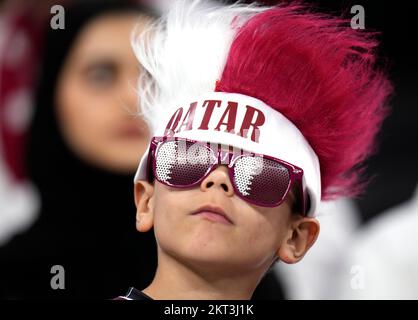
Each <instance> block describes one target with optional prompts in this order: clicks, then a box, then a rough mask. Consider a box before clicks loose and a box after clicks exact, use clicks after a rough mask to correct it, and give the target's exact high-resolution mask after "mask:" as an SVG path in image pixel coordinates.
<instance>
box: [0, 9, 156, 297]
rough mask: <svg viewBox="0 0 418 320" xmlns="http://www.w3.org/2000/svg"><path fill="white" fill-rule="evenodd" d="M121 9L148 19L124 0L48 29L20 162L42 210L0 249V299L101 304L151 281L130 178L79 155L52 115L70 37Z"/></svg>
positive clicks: (71, 12) (152, 260) (151, 253)
mask: <svg viewBox="0 0 418 320" xmlns="http://www.w3.org/2000/svg"><path fill="white" fill-rule="evenodd" d="M124 12H130V13H132V12H133V13H135V12H137V13H138V17H139V19H140V14H141V13H142V14H147V15H153V14H152V13H151V12H149V11H148V10H146V9H144V8H140V7H139V6H138V5H133V4H129V3H127V2H126V1H125V2H124V1H80V2H79V3H76V4H73V5H72V6H71V7H68V8H65V29H64V30H61V29H58V30H53V29H51V28H48V30H47V34H46V39H45V44H46V45H45V52H44V58H43V61H42V64H41V66H42V68H43V69H42V71H41V74H40V80H39V85H38V89H37V94H36V108H35V114H34V118H33V122H32V126H31V129H30V132H29V141H28V145H27V157H26V159H27V162H26V163H27V174H28V177H29V179H30V181H32V182H33V184H34V185H35V187H36V188H37V189H38V190H39V195H40V199H41V209H40V214H39V218H38V220H37V222H36V223H35V224H34V225H33V227H32V228H31V229H30V230H29V231H28V232H26V233H24V234H22V235H19V236H17V237H15V238H14V239H13V240H12V241H11V242H10V243H9V244H8V245H7V246H6V247H5V248H2V249H1V251H0V262H1V265H0V279H1V281H0V282H1V284H0V297H1V296H2V297H6V298H51V299H54V298H57V299H59V298H93V299H94V298H97V299H106V298H112V297H115V296H118V295H120V293H121V291H122V292H124V291H125V290H126V288H128V287H129V286H135V287H137V288H143V287H145V286H147V285H148V284H149V283H150V282H151V280H152V277H153V275H154V272H155V269H156V260H157V252H156V244H155V239H154V235H153V233H152V232H148V233H139V232H137V231H136V229H135V205H134V201H133V174H132V175H120V174H114V173H111V172H106V171H104V170H102V169H99V168H96V167H93V166H92V165H90V164H87V163H86V162H84V161H83V160H81V159H80V158H78V156H77V155H76V154H74V153H73V152H72V150H70V149H69V148H68V146H67V144H66V143H65V142H64V140H63V137H62V134H61V132H60V130H59V128H58V126H57V118H56V115H55V109H56V108H55V105H54V94H55V91H56V83H57V79H58V77H59V75H60V72H61V69H62V66H63V65H64V63H65V60H66V58H67V56H68V53H69V51H70V49H71V47H72V45H73V44H74V42H75V40H76V38H77V36H78V35H79V34H80V33H81V31H82V30H83V28H84V27H85V26H86V24H87V23H89V22H91V21H92V20H93V19H95V18H98V17H99V16H101V15H104V14H107V13H124ZM138 161H139V158H138ZM54 265H61V266H62V267H63V268H64V270H65V289H63V290H61V289H58V290H53V289H52V288H51V285H50V283H51V279H52V277H53V276H54V274H53V273H51V267H52V266H54ZM3 277H4V279H3Z"/></svg>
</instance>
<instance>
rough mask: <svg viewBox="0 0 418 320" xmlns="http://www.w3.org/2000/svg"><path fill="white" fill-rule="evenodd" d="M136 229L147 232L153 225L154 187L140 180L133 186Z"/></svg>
mask: <svg viewBox="0 0 418 320" xmlns="http://www.w3.org/2000/svg"><path fill="white" fill-rule="evenodd" d="M134 194H135V205H136V229H137V230H138V231H139V232H147V231H149V230H150V229H151V228H152V226H153V225H154V197H153V196H154V185H152V184H151V183H149V182H147V181H144V180H140V181H138V182H137V183H135V186H134Z"/></svg>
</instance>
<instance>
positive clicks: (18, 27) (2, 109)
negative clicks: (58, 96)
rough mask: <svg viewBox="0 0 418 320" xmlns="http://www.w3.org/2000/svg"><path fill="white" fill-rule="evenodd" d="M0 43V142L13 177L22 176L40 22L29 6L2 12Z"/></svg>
mask: <svg viewBox="0 0 418 320" xmlns="http://www.w3.org/2000/svg"><path fill="white" fill-rule="evenodd" d="M2 20H4V22H5V25H3V28H2V30H1V32H2V35H1V36H2V37H3V39H4V40H3V45H2V46H1V47H0V50H1V52H0V79H1V80H0V139H1V140H0V145H1V148H2V153H3V154H2V157H3V161H4V163H5V164H6V166H7V169H8V170H9V171H10V173H11V177H12V179H13V180H14V181H16V182H19V181H21V180H23V179H24V178H25V172H24V163H23V161H24V143H25V140H26V135H27V129H28V125H29V122H30V115H31V114H32V109H31V108H32V107H33V96H32V93H33V91H34V85H35V83H34V82H35V81H34V80H35V76H36V72H37V71H38V67H39V60H38V59H39V48H40V47H41V26H42V23H41V21H39V20H36V19H34V18H33V15H32V14H31V12H30V10H29V8H28V9H26V10H19V9H16V10H15V11H13V12H10V13H6V14H5V15H4V16H3V17H2Z"/></svg>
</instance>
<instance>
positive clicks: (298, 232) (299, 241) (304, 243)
mask: <svg viewBox="0 0 418 320" xmlns="http://www.w3.org/2000/svg"><path fill="white" fill-rule="evenodd" d="M319 229H320V228H319V222H318V220H316V219H315V218H310V217H301V216H296V217H295V220H294V221H293V222H291V226H290V229H289V232H288V233H287V234H286V236H285V238H284V239H283V242H282V244H281V246H280V248H279V250H278V252H277V256H278V258H279V259H280V260H281V261H283V262H286V263H296V262H298V261H299V260H301V259H302V258H303V256H304V255H305V254H306V252H308V250H309V249H310V248H311V247H312V245H313V244H314V243H315V241H316V239H317V238H318V235H319Z"/></svg>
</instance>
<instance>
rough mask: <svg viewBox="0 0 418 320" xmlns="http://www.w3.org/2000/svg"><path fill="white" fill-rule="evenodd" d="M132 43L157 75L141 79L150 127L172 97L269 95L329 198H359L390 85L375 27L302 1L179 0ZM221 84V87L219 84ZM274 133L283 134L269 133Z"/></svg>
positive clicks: (150, 71)
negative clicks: (230, 0)
mask: <svg viewBox="0 0 418 320" xmlns="http://www.w3.org/2000/svg"><path fill="white" fill-rule="evenodd" d="M174 6H175V8H176V9H175V10H170V11H169V12H170V13H168V15H167V16H165V17H163V18H162V20H161V21H160V22H159V23H158V24H157V25H156V26H155V27H154V29H153V30H152V32H151V33H150V35H152V38H145V39H142V40H140V41H139V42H135V43H134V48H135V50H136V53H137V56H138V59H139V61H140V62H141V63H142V65H143V66H144V67H145V69H146V70H147V71H148V74H149V75H150V76H151V78H152V82H151V84H150V82H148V83H147V82H146V81H149V79H145V78H144V79H142V82H140V91H139V95H140V99H141V105H142V111H143V112H144V116H145V117H146V118H147V119H148V121H149V123H150V125H151V129H153V128H155V122H157V121H158V118H159V115H161V114H162V113H164V112H165V110H166V109H165V108H168V107H169V106H168V105H167V101H173V99H174V101H176V99H177V98H178V100H181V99H183V98H186V97H187V95H188V94H191V95H196V94H199V93H204V92H207V91H214V90H216V91H221V92H231V93H240V94H244V95H248V96H252V97H255V98H257V99H259V100H262V101H263V102H265V103H266V104H267V105H269V106H271V107H272V108H274V109H275V110H277V111H279V112H280V113H281V114H283V115H284V116H285V117H286V118H287V119H289V120H290V121H291V122H293V123H294V124H295V125H296V127H297V128H298V129H299V130H300V131H301V133H302V134H303V136H304V137H305V138H306V139H307V141H308V142H309V144H310V145H311V147H312V148H313V150H314V151H315V153H316V154H317V156H318V158H319V162H320V167H321V186H322V188H321V189H322V199H324V200H325V199H331V198H335V197H337V196H354V195H356V194H358V193H359V192H360V191H361V190H362V187H363V184H362V183H360V182H361V173H362V167H361V164H362V162H363V161H364V160H365V159H366V158H367V157H368V156H369V155H370V154H371V152H372V151H373V150H374V141H375V136H376V134H377V132H378V130H379V128H380V126H381V123H382V121H383V119H384V117H385V115H386V114H387V108H386V101H387V97H388V96H389V94H390V93H391V90H392V88H391V85H390V83H389V81H388V80H387V79H386V77H385V75H384V73H383V72H382V71H380V70H378V69H377V68H376V66H375V64H376V61H375V52H374V51H375V48H376V46H377V42H376V40H375V39H374V36H373V34H368V33H365V32H364V31H358V30H353V29H351V28H350V27H349V23H348V22H347V21H344V20H342V19H339V18H334V17H332V16H328V15H322V14H317V13H312V12H310V11H309V10H308V9H307V8H306V7H304V6H302V5H299V4H298V5H292V4H290V5H283V6H276V7H255V6H253V5H250V6H248V5H242V4H235V5H230V6H221V7H220V6H219V5H214V4H210V3H209V4H208V3H206V4H205V5H203V4H202V3H201V1H186V0H181V1H176V2H175V5H174ZM215 83H216V88H215V87H214V86H215ZM271 139H276V138H275V137H271Z"/></svg>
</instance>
